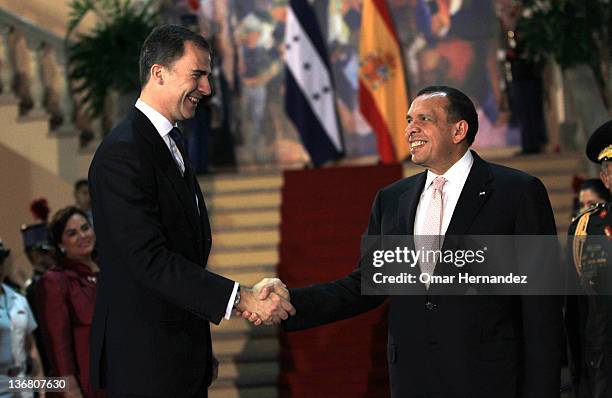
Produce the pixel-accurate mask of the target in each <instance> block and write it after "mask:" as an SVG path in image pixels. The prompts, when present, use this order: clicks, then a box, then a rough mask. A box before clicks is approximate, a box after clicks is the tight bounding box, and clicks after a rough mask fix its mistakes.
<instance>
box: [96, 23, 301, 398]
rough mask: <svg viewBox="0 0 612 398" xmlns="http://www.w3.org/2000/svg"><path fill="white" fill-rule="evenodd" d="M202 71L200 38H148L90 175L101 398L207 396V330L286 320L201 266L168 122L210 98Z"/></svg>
mask: <svg viewBox="0 0 612 398" xmlns="http://www.w3.org/2000/svg"><path fill="white" fill-rule="evenodd" d="M210 68H211V66H210V47H209V45H208V43H207V42H206V40H205V39H204V38H203V37H201V36H200V35H197V34H195V33H193V32H191V31H189V30H188V29H185V28H183V27H180V26H173V25H165V26H161V27H159V28H156V29H155V30H153V32H151V34H150V35H149V37H148V38H147V39H146V40H145V42H144V44H143V47H142V49H141V54H140V80H141V84H142V91H141V93H140V98H139V99H138V101H137V102H136V105H135V108H134V109H133V110H132V111H131V112H130V113H129V115H128V116H127V117H126V118H125V119H124V120H123V121H122V122H121V123H120V124H119V125H118V126H117V127H115V128H114V129H113V131H112V132H111V133H110V134H109V135H108V136H107V137H106V138H105V139H104V141H103V142H102V144H101V145H100V147H99V148H98V150H97V151H96V154H95V156H94V159H93V161H92V164H91V167H90V169H89V181H90V190H91V197H92V207H93V216H94V219H95V220H96V234H97V236H98V249H99V254H100V269H101V272H100V282H99V285H98V293H97V298H96V308H95V313H94V319H93V325H92V334H91V341H90V343H91V344H90V350H91V355H90V358H91V381H92V384H93V385H94V386H96V387H97V388H106V389H107V390H108V392H109V396H110V397H160V398H161V397H164V398H165V397H189V398H191V397H194V398H195V397H198V398H202V397H206V395H207V387H208V386H209V385H210V383H211V381H212V380H213V378H214V377H215V376H214V374H215V372H216V361H215V360H214V357H213V355H212V346H211V337H210V324H209V322H213V323H215V324H218V323H219V322H220V321H221V319H223V318H226V319H229V317H230V316H231V313H232V309H233V308H236V309H240V310H246V309H249V308H250V309H251V310H253V311H257V312H258V313H259V311H261V312H262V314H264V315H263V318H265V319H266V322H280V320H281V319H286V318H287V316H288V315H289V314H291V313H293V312H294V310H293V307H292V306H291V304H289V303H288V302H287V301H285V300H283V299H281V298H280V297H279V296H277V295H275V296H272V297H269V298H267V299H266V300H265V301H263V300H262V301H260V300H258V299H256V298H255V297H254V295H253V290H252V289H250V288H242V289H240V286H239V285H238V283H236V282H234V281H231V280H229V279H226V278H224V277H222V276H220V275H217V274H214V273H212V272H210V271H208V270H207V269H206V264H207V260H208V255H209V253H210V249H211V245H212V239H211V230H210V224H209V221H208V215H207V211H206V205H205V203H204V198H203V196H202V192H201V190H200V187H199V186H198V183H197V181H196V178H195V175H194V173H193V170H192V169H191V167H190V165H189V161H188V158H187V154H186V153H185V151H184V147H185V145H184V143H183V137H182V135H181V132H180V131H179V130H178V128H177V126H176V123H177V122H178V121H181V120H185V119H189V118H191V117H193V116H194V115H195V110H196V106H197V104H198V101H200V100H201V99H202V98H203V97H204V96H207V95H209V94H210V92H211V87H210V82H209V80H208V78H209V76H210V72H211V71H210Z"/></svg>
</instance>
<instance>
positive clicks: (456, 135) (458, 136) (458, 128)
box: [453, 120, 469, 144]
mask: <svg viewBox="0 0 612 398" xmlns="http://www.w3.org/2000/svg"><path fill="white" fill-rule="evenodd" d="M468 128H469V127H468V124H467V122H466V121H465V120H460V121H458V122H457V123H455V124H454V126H453V143H454V144H458V143H460V142H461V141H463V140H465V139H466V138H467V132H468Z"/></svg>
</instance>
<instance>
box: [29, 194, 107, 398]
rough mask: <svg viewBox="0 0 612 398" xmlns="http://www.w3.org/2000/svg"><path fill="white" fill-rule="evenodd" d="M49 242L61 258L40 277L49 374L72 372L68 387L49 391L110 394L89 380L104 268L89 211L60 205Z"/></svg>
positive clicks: (74, 397) (71, 396)
mask: <svg viewBox="0 0 612 398" xmlns="http://www.w3.org/2000/svg"><path fill="white" fill-rule="evenodd" d="M49 243H50V244H51V245H52V246H53V247H54V248H55V253H56V254H57V257H58V258H57V265H56V266H55V267H54V268H51V269H50V270H49V271H47V272H46V273H45V274H44V275H43V277H42V278H41V280H40V282H39V286H38V301H39V303H38V305H39V317H40V319H39V322H40V325H41V327H42V331H43V336H44V339H45V347H46V348H47V354H48V357H49V362H50V366H51V371H50V374H49V375H50V376H54V377H67V378H68V391H67V392H66V393H53V394H52V393H47V396H48V397H53V396H55V397H57V396H59V397H66V398H98V397H105V393H104V392H103V391H99V390H94V389H93V387H92V386H91V384H90V383H89V330H90V328H91V320H92V318H93V310H94V303H95V297H96V282H97V279H96V275H97V274H98V271H99V268H98V265H97V264H96V262H95V261H94V259H93V251H94V247H95V244H96V235H95V234H94V231H93V229H92V227H91V224H90V223H89V221H88V219H87V215H86V214H85V213H84V212H83V211H82V210H80V209H78V208H76V207H73V206H70V207H66V208H64V209H62V210H59V211H58V212H57V213H55V215H54V216H53V219H52V220H51V222H50V224H49Z"/></svg>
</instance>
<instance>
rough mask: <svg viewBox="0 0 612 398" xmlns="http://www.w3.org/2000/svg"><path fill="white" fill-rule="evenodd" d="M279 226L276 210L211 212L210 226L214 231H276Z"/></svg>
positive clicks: (278, 215) (278, 213) (278, 214)
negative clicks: (271, 229) (272, 229)
mask: <svg viewBox="0 0 612 398" xmlns="http://www.w3.org/2000/svg"><path fill="white" fill-rule="evenodd" d="M279 224H280V212H279V211H278V210H264V211H253V212H236V213H234V212H223V213H217V212H214V211H213V212H211V225H212V228H213V229H214V230H215V231H246V230H250V231H255V230H257V229H261V230H269V229H270V228H274V229H276V228H277V227H278V225H279Z"/></svg>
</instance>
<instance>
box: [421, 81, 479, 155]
mask: <svg viewBox="0 0 612 398" xmlns="http://www.w3.org/2000/svg"><path fill="white" fill-rule="evenodd" d="M437 93H440V94H444V96H445V97H446V99H447V100H448V105H447V106H446V114H447V118H448V119H449V121H450V122H452V123H456V122H458V121H459V120H465V121H466V122H467V124H468V131H467V135H466V141H467V143H468V146H470V145H472V143H473V142H474V139H475V138H476V133H477V132H478V113H476V107H475V106H474V103H473V102H472V100H471V99H470V98H469V97H468V96H467V95H465V94H464V93H462V92H461V91H459V90H457V89H456V88H452V87H448V86H429V87H425V88H424V89H422V90H421V91H419V92H418V93H417V97H418V96H420V95H425V94H437Z"/></svg>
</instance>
